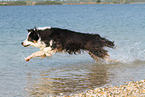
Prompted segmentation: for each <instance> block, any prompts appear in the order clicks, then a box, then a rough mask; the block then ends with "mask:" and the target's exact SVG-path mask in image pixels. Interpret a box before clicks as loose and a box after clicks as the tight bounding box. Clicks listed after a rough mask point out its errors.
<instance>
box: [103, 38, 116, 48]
mask: <svg viewBox="0 0 145 97" xmlns="http://www.w3.org/2000/svg"><path fill="white" fill-rule="evenodd" d="M102 41H103V44H104V46H107V47H110V48H115V44H114V41H110V40H108V39H105V38H102Z"/></svg>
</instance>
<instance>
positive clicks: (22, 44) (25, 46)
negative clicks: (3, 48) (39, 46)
mask: <svg viewBox="0 0 145 97" xmlns="http://www.w3.org/2000/svg"><path fill="white" fill-rule="evenodd" d="M21 44H22V45H23V46H24V47H28V46H30V44H28V45H24V43H23V42H22V43H21Z"/></svg>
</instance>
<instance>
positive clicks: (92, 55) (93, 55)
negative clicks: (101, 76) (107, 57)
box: [87, 51, 99, 62]
mask: <svg viewBox="0 0 145 97" xmlns="http://www.w3.org/2000/svg"><path fill="white" fill-rule="evenodd" d="M87 52H88V54H89V55H90V56H91V57H92V58H93V59H94V60H95V61H96V62H99V59H98V57H97V56H96V55H95V54H93V53H92V52H90V51H87Z"/></svg>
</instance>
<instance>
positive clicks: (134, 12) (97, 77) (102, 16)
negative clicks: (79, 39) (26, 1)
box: [0, 4, 145, 97]
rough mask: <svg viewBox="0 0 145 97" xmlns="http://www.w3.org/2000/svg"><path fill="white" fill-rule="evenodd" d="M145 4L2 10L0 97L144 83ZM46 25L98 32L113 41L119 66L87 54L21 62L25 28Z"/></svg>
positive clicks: (25, 50) (113, 54) (24, 51)
mask: <svg viewBox="0 0 145 97" xmlns="http://www.w3.org/2000/svg"><path fill="white" fill-rule="evenodd" d="M144 9H145V5H144V4H130V5H128V4H120V5H117V4H116V5H112V4H111V5H52V6H9V7H8V6H7V7H0V54H1V56H0V97H27V96H30V97H31V96H50V95H59V94H60V93H61V94H63V95H70V94H75V93H80V92H85V91H86V90H88V89H92V88H96V87H100V86H106V85H120V84H123V82H124V81H132V80H133V81H136V80H141V79H145V44H144V41H145V10H144ZM34 26H37V27H44V26H53V27H60V28H67V29H70V30H74V31H80V32H84V33H86V32H87V33H89V32H90V33H99V34H100V35H101V36H103V37H106V38H107V39H109V40H113V41H115V44H116V45H117V46H118V48H117V49H109V48H106V49H108V50H109V55H110V57H111V59H113V60H118V61H120V62H117V63H95V62H94V60H93V59H92V58H91V57H90V56H89V55H88V54H87V53H86V52H84V53H82V54H80V55H68V54H63V53H57V54H55V55H54V56H52V57H50V58H44V59H41V58H34V59H32V60H31V61H30V62H25V60H24V58H25V57H27V56H28V55H30V54H31V53H33V52H35V51H38V50H39V49H37V48H32V47H28V48H24V47H23V46H22V45H21V44H20V43H21V42H22V41H23V40H25V39H26V36H27V31H26V29H29V28H34Z"/></svg>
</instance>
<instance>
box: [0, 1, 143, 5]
mask: <svg viewBox="0 0 145 97" xmlns="http://www.w3.org/2000/svg"><path fill="white" fill-rule="evenodd" d="M144 3H145V2H57V1H40V2H30V1H28V2H25V1H3V2H0V6H23V5H85V4H144Z"/></svg>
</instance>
